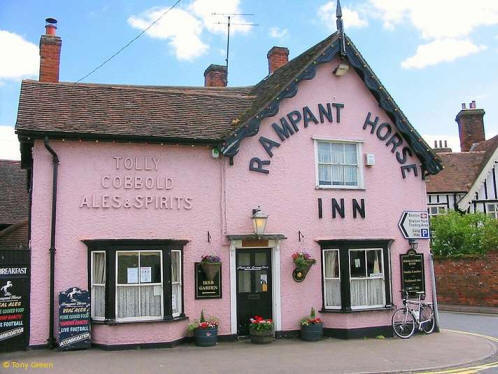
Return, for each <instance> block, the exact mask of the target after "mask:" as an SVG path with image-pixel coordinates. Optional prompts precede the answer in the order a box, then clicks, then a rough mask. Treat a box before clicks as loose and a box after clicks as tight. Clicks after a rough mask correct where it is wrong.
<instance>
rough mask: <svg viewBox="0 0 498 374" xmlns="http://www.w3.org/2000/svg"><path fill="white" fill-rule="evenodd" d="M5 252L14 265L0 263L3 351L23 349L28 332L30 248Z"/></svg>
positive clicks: (6, 257) (0, 335)
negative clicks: (16, 251)
mask: <svg viewBox="0 0 498 374" xmlns="http://www.w3.org/2000/svg"><path fill="white" fill-rule="evenodd" d="M4 252H5V253H2V255H1V256H0V258H1V259H2V260H3V261H5V262H4V263H10V264H11V265H7V264H5V265H4V264H2V265H0V352H7V351H13V350H18V349H24V348H25V347H26V346H27V344H28V335H29V334H28V332H29V251H21V250H19V251H18V252H19V253H14V252H11V253H8V254H7V252H8V251H4ZM4 257H5V258H4ZM21 262H22V263H24V264H23V265H20V264H19V263H21ZM13 263H17V264H16V265H14V264H13Z"/></svg>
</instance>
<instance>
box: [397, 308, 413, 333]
mask: <svg viewBox="0 0 498 374" xmlns="http://www.w3.org/2000/svg"><path fill="white" fill-rule="evenodd" d="M392 326H393V331H394V333H395V334H396V335H397V336H399V337H400V338H402V339H408V338H409V337H410V336H412V335H413V332H414V331H415V318H414V317H413V315H412V313H411V312H410V311H409V310H408V309H407V308H399V309H397V310H396V311H395V312H394V314H393V318H392Z"/></svg>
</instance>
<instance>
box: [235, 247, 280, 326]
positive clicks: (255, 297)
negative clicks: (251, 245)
mask: <svg viewBox="0 0 498 374" xmlns="http://www.w3.org/2000/svg"><path fill="white" fill-rule="evenodd" d="M236 263H237V264H236V268H237V334H239V335H247V334H249V318H251V317H254V316H255V315H258V316H261V317H263V318H272V308H271V306H272V289H271V251H270V249H238V250H237V261H236Z"/></svg>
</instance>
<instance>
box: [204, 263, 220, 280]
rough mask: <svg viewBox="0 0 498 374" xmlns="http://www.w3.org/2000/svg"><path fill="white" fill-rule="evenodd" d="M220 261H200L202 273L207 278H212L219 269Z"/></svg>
mask: <svg viewBox="0 0 498 374" xmlns="http://www.w3.org/2000/svg"><path fill="white" fill-rule="evenodd" d="M220 266H221V263H219V262H218V263H209V262H201V268H202V271H203V272H204V274H206V278H207V280H210V281H212V280H214V278H215V277H216V275H218V273H219V271H220Z"/></svg>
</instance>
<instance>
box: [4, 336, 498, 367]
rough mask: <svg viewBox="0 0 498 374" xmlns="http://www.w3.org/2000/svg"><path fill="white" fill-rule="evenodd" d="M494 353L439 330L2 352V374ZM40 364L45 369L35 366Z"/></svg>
mask: <svg viewBox="0 0 498 374" xmlns="http://www.w3.org/2000/svg"><path fill="white" fill-rule="evenodd" d="M496 352H497V346H496V344H495V343H493V342H492V341H490V340H488V339H485V338H483V337H480V336H473V335H465V334H460V333H456V332H449V331H444V330H443V331H442V332H440V333H435V334H432V335H416V336H413V337H412V338H410V339H407V340H402V339H399V338H388V339H353V340H339V339H333V338H325V339H323V340H321V341H319V342H303V341H300V340H292V339H279V340H276V341H275V342H273V343H272V344H268V345H254V344H251V343H250V342H249V341H247V340H245V341H239V342H235V343H218V344H217V345H216V346H215V347H206V348H200V347H196V346H194V345H193V344H183V345H180V346H177V347H175V348H164V349H143V350H125V351H103V350H100V349H90V350H84V351H73V352H57V351H49V350H39V351H28V352H13V353H0V372H1V373H2V374H3V373H15V372H21V371H24V372H37V373H40V372H50V373H64V374H79V373H106V374H127V373H150V374H155V373H161V374H165V373H168V374H169V373H203V374H211V373H212V374H215V373H216V374H224V373H230V374H232V373H248V374H250V373H258V374H262V373H309V374H311V373H386V372H402V371H419V370H430V369H439V368H446V367H450V366H457V365H464V364H468V363H471V362H477V361H481V360H484V359H486V358H488V357H490V356H493V355H495V354H496ZM38 364H46V365H48V366H49V367H46V368H36V367H33V366H36V365H38ZM21 365H23V366H21ZM16 366H17V368H16ZM25 366H26V367H27V368H26V369H25V368H24V367H25Z"/></svg>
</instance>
